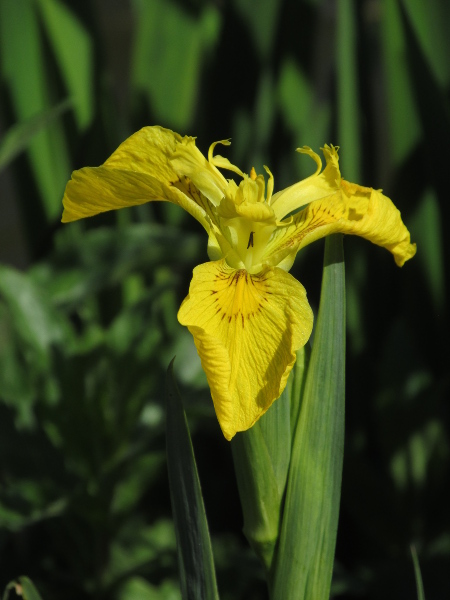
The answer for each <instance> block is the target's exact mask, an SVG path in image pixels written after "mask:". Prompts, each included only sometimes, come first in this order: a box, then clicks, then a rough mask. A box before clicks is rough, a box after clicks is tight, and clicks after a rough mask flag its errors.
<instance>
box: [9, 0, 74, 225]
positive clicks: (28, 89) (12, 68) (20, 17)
mask: <svg viewBox="0 0 450 600" xmlns="http://www.w3.org/2000/svg"><path fill="white" fill-rule="evenodd" d="M0 54H1V58H2V69H3V76H4V79H5V82H6V85H7V86H8V88H9V93H10V95H11V101H12V104H13V108H14V112H15V115H16V118H17V120H18V121H23V120H25V119H28V118H30V117H33V116H35V115H36V114H40V113H42V112H43V111H45V110H48V109H49V108H50V107H51V106H52V104H53V102H52V100H51V96H50V90H51V85H50V81H49V71H48V69H47V65H46V62H45V59H44V53H43V48H42V41H41V37H40V31H39V23H38V18H37V13H36V8H35V3H34V2H33V1H32V0H21V1H20V2H16V0H2V1H1V2H0ZM28 153H29V157H30V161H31V166H32V169H33V172H34V177H35V178H36V183H37V186H38V189H39V191H40V194H41V198H42V203H43V206H44V210H45V213H46V215H47V218H48V219H49V220H52V219H55V218H56V217H57V216H58V215H59V214H60V213H61V197H62V194H63V191H64V186H65V183H66V181H67V179H68V177H69V174H70V165H69V158H68V152H67V147H66V143H65V138H64V133H63V129H62V127H61V126H60V125H59V124H58V123H57V122H54V123H53V124H52V126H51V127H48V128H47V129H44V130H41V131H40V132H39V133H38V134H37V135H36V136H34V137H33V139H32V140H31V143H30V147H29V149H28Z"/></svg>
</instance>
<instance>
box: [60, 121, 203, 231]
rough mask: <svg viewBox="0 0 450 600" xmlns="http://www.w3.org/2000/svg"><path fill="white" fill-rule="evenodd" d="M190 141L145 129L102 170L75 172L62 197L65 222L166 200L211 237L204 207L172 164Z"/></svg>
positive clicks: (130, 138) (129, 139)
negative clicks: (189, 217) (190, 216)
mask: <svg viewBox="0 0 450 600" xmlns="http://www.w3.org/2000/svg"><path fill="white" fill-rule="evenodd" d="M190 139H192V138H182V137H181V136H180V135H178V134H177V133H174V132H173V131H170V130H168V129H164V128H162V127H144V128H143V129H141V130H140V131H138V132H137V133H135V134H134V135H132V136H131V137H129V138H128V139H127V140H125V142H123V144H121V145H120V146H119V148H118V149H117V150H116V151H115V152H114V153H113V154H112V155H111V156H110V157H109V158H108V160H107V161H106V162H105V163H104V164H103V165H102V166H101V167H85V168H84V169H80V170H79V171H74V172H73V173H72V179H71V180H70V181H69V183H68V184H67V186H66V190H65V193H64V199H63V204H64V213H63V217H62V221H63V222H65V223H67V222H69V221H75V220H77V219H82V218H84V217H90V216H93V215H96V214H98V213H101V212H105V211H108V210H113V209H117V208H124V207H126V206H135V205H138V204H144V203H145V202H150V201H151V200H166V201H169V202H173V203H175V204H178V205H179V206H181V207H182V208H184V209H185V210H187V211H188V212H189V213H190V214H191V215H192V216H193V217H194V218H196V219H197V220H198V221H199V222H200V223H201V224H202V225H203V226H204V227H205V229H207V230H208V231H209V223H208V219H207V214H208V207H207V205H206V202H205V201H204V199H202V197H201V195H200V194H199V193H198V190H197V189H196V188H195V186H194V185H193V184H192V183H191V182H190V181H189V179H187V178H186V177H181V178H180V177H179V176H178V175H177V173H176V172H175V170H174V169H173V167H172V165H171V163H170V158H171V156H172V154H173V152H174V150H175V148H176V147H177V146H178V145H180V144H182V143H183V142H185V140H190Z"/></svg>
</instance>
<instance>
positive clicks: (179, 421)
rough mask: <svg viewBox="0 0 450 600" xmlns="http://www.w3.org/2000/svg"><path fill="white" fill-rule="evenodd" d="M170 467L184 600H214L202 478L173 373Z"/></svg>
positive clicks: (169, 382)
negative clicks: (200, 477)
mask: <svg viewBox="0 0 450 600" xmlns="http://www.w3.org/2000/svg"><path fill="white" fill-rule="evenodd" d="M166 401H167V468H168V471H169V484H170V497H171V500H172V510H173V517H174V521H175V533H176V536H177V547H178V562H179V568H180V583H181V593H182V596H183V600H215V599H218V598H219V595H218V592H217V584H216V575H215V570H214V559H213V554H212V549H211V541H210V538H209V531H208V523H207V521H206V514H205V507H204V504H203V498H202V492H201V488H200V481H199V478H198V473H197V466H196V464H195V457H194V451H193V448H192V443H191V437H190V434H189V428H188V424H187V420H186V415H185V412H184V409H183V405H182V401H181V397H180V394H179V391H178V388H177V385H176V382H175V379H174V375H173V360H172V362H171V363H170V365H169V369H168V372H167V382H166Z"/></svg>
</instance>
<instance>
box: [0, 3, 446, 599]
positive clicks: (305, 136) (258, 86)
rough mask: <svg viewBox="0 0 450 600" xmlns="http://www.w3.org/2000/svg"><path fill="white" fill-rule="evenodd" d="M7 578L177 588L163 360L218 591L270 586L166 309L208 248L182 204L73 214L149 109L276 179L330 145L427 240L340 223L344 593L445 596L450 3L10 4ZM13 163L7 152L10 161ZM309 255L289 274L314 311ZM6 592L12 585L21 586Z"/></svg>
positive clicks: (0, 413) (92, 593)
mask: <svg viewBox="0 0 450 600" xmlns="http://www.w3.org/2000/svg"><path fill="white" fill-rule="evenodd" d="M0 28H1V30H0V54H1V56H0V59H1V88H0V89H1V96H0V133H1V141H0V168H1V172H0V178H1V181H0V186H1V187H0V189H1V200H0V260H1V265H0V430H1V435H0V448H1V452H0V589H4V587H5V586H6V584H7V583H8V582H9V581H10V580H11V579H12V578H15V577H17V576H18V575H21V574H26V575H28V576H29V577H31V578H32V579H33V581H34V582H35V583H36V584H37V586H38V588H39V590H40V592H41V594H42V596H43V598H44V599H45V600H52V599H56V598H65V599H69V600H70V599H71V598H73V599H77V600H82V599H83V598H86V599H88V598H93V599H94V598H95V599H103V598H104V599H113V600H133V599H139V600H151V599H156V598H158V599H163V600H164V599H167V600H169V599H176V598H179V597H180V593H179V588H178V583H177V570H176V554H175V537H174V531H173V525H172V522H171V512H170V506H169V491H168V481H167V474H166V467H165V452H164V405H163V400H162V398H163V386H164V378H165V371H166V368H167V366H168V363H169V361H170V359H171V358H172V357H173V355H175V354H176V355H177V360H176V363H175V372H176V374H177V377H178V379H179V381H180V383H181V388H182V391H183V397H184V398H185V401H186V406H187V411H188V416H189V420H190V425H191V429H192V432H193V440H194V446H195V449H196V455H197V461H198V467H199V472H200V478H201V480H202V484H203V491H204V498H205V505H206V511H207V514H208V518H209V523H210V528H211V532H212V536H213V546H214V553H215V559H216V563H217V574H218V584H219V590H220V592H221V597H222V598H224V599H231V598H233V599H238V598H245V599H250V600H251V599H259V598H265V597H266V595H265V594H266V592H265V587H264V583H263V575H262V573H261V571H260V568H259V566H258V564H257V562H256V561H255V558H254V557H253V555H252V554H251V552H250V550H249V549H248V547H247V544H246V542H245V540H244V538H243V536H242V534H241V532H240V529H241V526H242V516H241V512H240V507H239V502H238V497H237V490H236V484H235V479H234V473H233V469H232V462H231V453H230V447H229V444H228V443H227V442H226V441H225V440H224V439H223V437H222V435H221V433H220V431H219V427H218V425H217V422H216V420H215V417H214V414H213V409H212V403H211V401H210V397H209V392H208V389H207V388H206V382H205V378H204V376H203V374H202V371H201V368H200V364H199V360H198V358H197V355H196V351H195V347H194V345H193V342H192V340H191V338H190V335H189V334H188V333H187V331H186V330H184V329H183V328H182V327H181V326H180V325H179V324H178V323H177V320H176V312H177V308H178V306H179V304H180V302H181V300H182V299H183V297H184V296H185V295H186V293H187V290H188V285H189V280H190V276H191V271H192V268H193V267H194V266H195V265H196V264H198V263H199V262H204V261H205V260H207V255H206V237H205V236H204V234H203V232H202V231H201V230H200V229H201V228H200V227H199V226H198V224H197V223H196V222H194V221H193V220H191V219H190V218H189V217H188V215H186V214H184V213H183V212H182V211H181V210H179V209H178V208H177V207H173V206H166V205H160V204H151V205H144V206H140V207H136V208H132V209H128V210H123V211H119V212H118V213H114V214H104V215H101V216H98V217H95V218H92V219H90V220H88V221H86V222H82V223H74V224H71V225H65V226H62V225H61V224H60V216H61V198H62V195H63V191H64V186H65V183H66V181H67V180H68V178H69V177H70V173H71V171H72V170H73V169H75V168H80V167H82V166H86V165H99V164H101V163H102V162H103V161H104V160H105V159H106V158H107V156H108V155H109V154H110V153H111V152H112V151H113V150H114V149H115V148H116V147H117V145H118V144H119V143H120V142H121V141H123V140H124V139H125V138H126V137H127V136H128V135H130V134H131V133H133V132H134V131H136V130H137V129H139V128H140V127H143V126H145V125H151V124H161V125H163V126H165V127H169V128H172V129H174V130H176V131H178V132H179V133H181V134H183V135H184V134H189V135H194V136H197V138H198V145H199V147H200V148H201V149H202V150H203V152H206V151H207V149H208V146H209V144H210V143H212V142H213V141H215V140H219V139H224V138H229V137H231V138H232V142H233V143H232V146H231V148H230V150H229V151H227V155H228V156H229V158H230V159H231V160H232V162H234V163H235V164H238V165H239V166H240V167H241V168H242V169H243V170H244V171H247V172H248V171H249V170H250V168H251V166H252V165H254V166H255V168H256V169H257V171H258V172H261V171H262V165H263V164H267V165H269V166H270V169H271V170H272V172H273V173H274V175H275V184H276V189H281V188H282V187H285V186H286V185H289V184H291V183H293V182H294V181H296V180H298V179H299V178H300V177H304V176H306V175H308V174H309V173H311V171H312V170H313V168H314V165H312V164H311V163H310V162H308V160H307V159H306V158H303V157H301V156H299V155H298V154H296V153H295V152H294V150H295V148H296V147H298V146H302V145H305V144H306V145H309V146H312V147H313V148H314V149H315V150H316V151H317V150H318V148H319V147H320V146H322V145H323V144H324V143H326V142H328V143H333V144H337V145H339V146H340V147H341V166H342V172H343V175H344V177H345V178H347V179H349V180H353V181H357V182H358V183H360V184H363V185H369V186H373V187H376V188H381V187H382V188H383V189H384V191H385V193H386V194H387V195H388V196H390V197H391V198H392V199H393V200H394V202H395V204H396V205H397V206H398V207H399V208H400V210H401V212H402V215H403V218H404V221H405V222H406V224H407V226H408V227H409V228H410V230H411V233H412V237H413V240H414V241H416V242H417V244H418V253H417V257H416V258H415V259H414V260H413V261H411V262H410V263H408V264H407V265H406V266H405V267H404V268H403V269H402V270H398V269H397V268H396V267H395V265H394V262H393V260H392V258H391V257H390V256H389V255H388V253H386V252H383V251H381V250H380V249H378V248H376V247H373V246H370V245H369V244H367V243H366V242H364V241H362V240H359V239H356V238H346V240H345V245H346V262H347V302H348V316H347V319H348V323H347V327H348V367H347V432H346V452H345V459H344V479H343V496H342V507H341V520H340V529H339V534H338V544H337V559H336V568H335V576H334V585H333V590H334V594H335V597H336V598H363V599H375V598H380V597H382V598H385V599H390V598H396V599H398V598H412V597H414V594H415V592H414V589H415V585H414V573H413V566H412V561H411V557H410V554H409V545H410V543H412V542H413V543H415V545H416V547H417V550H418V554H419V557H420V561H421V567H422V574H423V579H424V586H425V591H426V596H427V599H428V600H430V599H431V600H432V599H434V598H436V599H437V598H445V597H449V596H450V583H449V579H448V564H449V560H450V514H449V511H448V491H449V484H450V473H449V452H450V447H449V444H450V440H449V435H450V432H449V402H448V401H449V398H450V393H449V387H450V385H449V384H450V376H449V370H448V365H449V358H450V357H449V350H448V339H449V335H448V333H449V332H448V318H447V314H446V310H445V309H446V303H447V296H448V287H447V282H448V281H449V261H448V258H447V257H448V253H445V251H444V239H443V236H444V233H443V225H444V224H445V222H450V215H449V210H450V208H449V207H450V204H449V202H448V158H447V148H446V144H447V141H448V139H450V116H449V115H450V113H449V89H450V38H449V36H448V30H449V28H450V4H449V3H448V2H446V0H428V1H427V2H426V3H425V2H422V1H421V0H404V1H401V0H360V1H356V0H335V1H333V0H303V1H298V0H295V1H294V0H282V1H280V0H260V1H259V2H258V3H255V2H252V1H251V0H234V1H229V2H227V1H225V0H215V1H213V0H184V1H183V0H90V1H86V2H76V1H75V0H0ZM13 159H14V160H13ZM322 248H323V247H322V246H321V244H320V243H319V244H315V245H314V246H313V247H311V248H308V249H306V250H305V251H303V252H302V253H301V255H300V256H299V257H298V258H297V261H296V264H295V266H294V269H293V272H294V274H295V275H296V276H297V277H298V278H299V279H300V281H301V282H302V283H303V284H304V285H305V287H306V289H307V290H308V295H309V298H310V301H311V304H312V306H313V308H314V309H316V308H317V305H318V298H319V293H320V289H319V286H320V278H321V264H322ZM11 594H12V595H13V592H11Z"/></svg>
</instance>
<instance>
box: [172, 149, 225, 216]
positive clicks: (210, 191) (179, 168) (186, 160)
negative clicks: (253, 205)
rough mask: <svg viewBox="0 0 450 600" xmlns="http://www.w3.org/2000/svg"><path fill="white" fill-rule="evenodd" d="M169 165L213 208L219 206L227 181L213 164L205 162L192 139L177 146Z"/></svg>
mask: <svg viewBox="0 0 450 600" xmlns="http://www.w3.org/2000/svg"><path fill="white" fill-rule="evenodd" d="M217 143H219V142H217ZM222 143H223V142H222ZM171 165H172V167H173V169H174V170H175V171H176V172H177V173H178V174H179V175H184V176H186V177H189V179H190V180H191V181H192V183H193V184H194V185H195V187H196V188H197V189H198V190H200V192H202V194H203V195H204V196H206V198H208V200H210V202H212V204H213V205H214V206H218V205H219V204H220V201H221V200H222V198H223V196H224V190H225V188H226V187H227V180H226V179H225V177H224V176H223V175H222V174H221V173H220V172H219V171H218V170H217V169H216V167H215V166H214V165H213V164H211V163H210V162H208V161H207V160H206V158H205V157H204V156H203V154H202V153H201V152H200V150H199V149H198V148H197V147H196V145H195V140H194V138H189V139H186V141H184V142H183V143H182V144H178V145H177V148H176V152H174V154H173V156H172V159H171Z"/></svg>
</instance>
